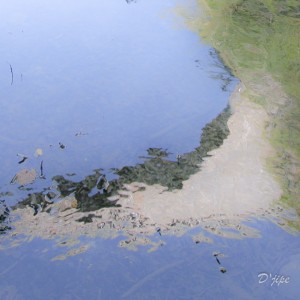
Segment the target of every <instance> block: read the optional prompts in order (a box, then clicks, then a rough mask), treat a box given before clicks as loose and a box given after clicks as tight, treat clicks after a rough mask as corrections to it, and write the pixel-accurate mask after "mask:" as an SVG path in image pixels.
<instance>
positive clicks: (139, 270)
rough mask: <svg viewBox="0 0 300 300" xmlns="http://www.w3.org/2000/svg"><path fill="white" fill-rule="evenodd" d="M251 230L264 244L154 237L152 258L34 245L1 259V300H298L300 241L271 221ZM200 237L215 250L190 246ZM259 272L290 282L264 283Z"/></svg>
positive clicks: (108, 248) (105, 245) (83, 244)
mask: <svg viewBox="0 0 300 300" xmlns="http://www.w3.org/2000/svg"><path fill="white" fill-rule="evenodd" d="M247 225H249V226H251V227H254V228H256V229H257V230H258V231H259V232H260V233H261V238H253V239H243V240H236V239H226V238H221V237H216V236H214V235H212V234H209V233H207V232H203V231H202V230H201V229H199V228H194V229H192V230H190V231H189V232H188V233H187V234H185V235H184V236H182V237H172V236H168V235H164V234H162V235H159V234H158V233H155V234H153V235H152V236H151V240H152V243H156V244H160V246H159V248H158V250H157V251H155V252H149V250H151V249H152V248H153V245H149V246H145V247H142V248H139V251H137V252H135V251H134V252H132V251H128V250H127V249H124V248H120V247H118V246H117V245H118V243H120V241H121V240H122V237H119V238H115V239H108V240H103V239H89V238H81V239H80V240H78V241H75V240H74V241H73V242H72V243H69V244H68V243H67V242H66V241H64V240H61V243H60V244H59V245H57V246H54V245H53V244H52V243H51V242H49V241H43V240H39V239H34V240H32V241H31V242H29V243H25V244H23V245H22V246H20V247H16V248H11V249H10V251H9V252H2V253H1V258H2V259H1V265H0V277H1V283H0V295H1V299H41V298H42V299H212V298H214V299H297V295H298V292H299V289H298V282H299V279H300V278H299V268H300V265H299V262H300V259H299V251H298V249H299V246H300V244H299V243H300V242H299V236H297V237H295V236H293V235H290V234H288V233H286V232H285V231H283V230H282V229H280V228H279V227H277V226H275V225H274V224H272V223H269V222H267V221H258V220H251V222H249V223H248V224H247ZM201 234H204V235H205V236H207V238H208V239H210V240H211V241H213V243H202V242H200V243H199V242H198V243H197V242H196V241H195V240H194V241H193V240H192V239H191V237H192V236H197V235H201ZM270 237H272V238H270ZM287 245H288V247H287ZM33 249H34V250H33ZM86 249H87V251H86V252H84V254H83V253H82V254H80V252H81V251H85V250H86ZM76 253H79V254H77V255H75V256H74V254H76ZM66 254H67V256H68V259H67V260H64V261H61V259H63V258H64V257H65V256H66ZM216 258H218V260H219V262H218V261H217V259H216ZM221 268H225V269H226V272H225V273H222V272H221ZM261 273H268V274H271V275H272V278H274V277H275V276H276V275H278V276H285V277H289V279H290V280H289V281H288V283H281V284H278V283H274V284H273V285H272V278H270V279H268V280H265V281H264V282H262V283H259V277H258V275H259V274H261ZM5 297H6V298H5Z"/></svg>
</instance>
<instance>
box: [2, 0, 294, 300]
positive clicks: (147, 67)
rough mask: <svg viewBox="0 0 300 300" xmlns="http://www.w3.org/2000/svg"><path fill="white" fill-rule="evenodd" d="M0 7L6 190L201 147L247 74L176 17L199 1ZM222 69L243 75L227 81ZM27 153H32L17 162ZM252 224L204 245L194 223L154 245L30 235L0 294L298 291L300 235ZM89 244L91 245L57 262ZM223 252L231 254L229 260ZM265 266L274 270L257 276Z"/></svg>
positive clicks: (278, 295)
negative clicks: (18, 176) (17, 177)
mask: <svg viewBox="0 0 300 300" xmlns="http://www.w3.org/2000/svg"><path fill="white" fill-rule="evenodd" d="M2 2H3V3H1V10H0V20H1V21H0V38H1V47H0V117H1V127H0V143H1V152H0V159H1V163H2V166H1V173H0V189H1V190H0V192H2V191H3V192H5V191H9V190H13V188H14V187H15V186H11V185H10V184H9V182H10V180H11V178H12V177H13V175H14V174H15V173H16V172H18V171H19V170H20V169H21V168H36V169H37V170H39V166H40V162H41V160H43V162H44V173H45V175H46V180H44V181H43V180H39V181H38V182H37V183H36V184H35V185H33V186H29V187H34V188H37V189H40V188H41V185H44V187H48V186H49V185H50V184H51V177H52V176H54V175H64V174H66V173H73V172H75V173H76V174H77V177H76V176H75V177H76V178H79V179H80V178H82V177H84V176H86V175H88V174H91V172H92V170H93V169H95V168H101V167H102V168H104V169H105V171H108V170H109V169H110V168H111V167H122V166H124V165H130V164H135V163H136V162H138V161H140V158H139V156H140V155H145V154H146V149H147V148H149V147H162V148H167V149H168V150H169V151H170V152H172V153H174V154H173V157H174V156H175V155H176V154H177V153H184V152H189V151H192V150H193V149H194V148H195V147H196V146H198V145H199V137H200V133H201V128H203V126H204V125H205V124H206V123H208V122H209V121H211V120H212V119H213V118H214V117H215V116H217V114H219V113H220V112H221V111H222V110H223V109H224V108H225V106H226V105H227V103H228V98H229V95H230V93H231V91H232V89H233V88H234V86H235V83H236V82H237V81H236V80H235V79H233V78H231V77H230V75H229V74H228V72H227V71H226V70H224V68H223V67H222V65H221V64H220V62H219V61H218V60H217V59H216V57H215V56H214V55H211V53H210V52H211V48H210V47H208V46H206V45H204V44H202V42H201V40H200V39H199V37H198V36H197V34H196V33H194V32H191V31H189V30H188V28H187V27H185V26H183V20H182V19H181V18H180V17H179V16H178V15H176V14H175V13H174V8H175V7H176V5H177V4H181V5H186V4H188V5H189V7H193V5H194V4H193V2H192V1H188V2H186V1H175V0H174V1H173V0H151V1H146V0H140V1H139V0H137V1H132V2H131V3H130V4H128V3H127V2H126V1H125V0H124V1H122V0H101V1H100V0H98V1H96V0H91V1H83V0H75V1H69V0H66V1H58V0H53V1H47V2H41V1H34V0H28V1H17V0H11V1H5V2H4V1H2ZM10 65H11V67H12V69H13V75H14V77H13V82H12V77H11V71H10ZM221 77H223V78H224V77H225V78H231V80H232V82H231V83H230V84H229V85H228V86H226V88H225V90H224V80H222V79H220V78H221ZM76 133H77V135H76ZM59 142H61V143H63V144H64V145H65V146H66V148H64V149H61V148H60V147H59ZM36 148H42V149H43V155H42V156H41V157H38V158H36V157H34V155H33V153H34V151H35V150H36ZM17 153H22V154H24V155H26V156H28V157H29V159H28V160H26V161H25V162H24V163H23V164H21V165H19V164H18V161H19V160H20V157H18V156H17ZM13 191H14V196H13V197H6V196H2V195H1V197H0V198H1V199H5V200H6V201H7V202H8V203H9V204H11V203H12V202H14V201H17V200H19V198H18V196H19V194H18V193H20V196H21V194H22V191H19V190H17V189H16V190H13ZM26 193H28V192H27V191H25V192H24V193H23V194H22V195H24V194H26ZM10 198H11V199H10ZM248 225H250V226H251V227H254V228H256V229H257V230H258V232H260V234H261V237H260V238H245V239H242V240H234V239H226V238H222V237H217V236H213V235H211V234H209V233H207V232H204V234H205V235H206V236H207V237H210V238H211V239H212V240H213V243H212V244H207V243H199V244H196V243H195V242H193V240H192V235H193V234H197V233H199V232H201V231H202V230H201V229H200V228H194V229H192V230H191V231H189V232H187V233H186V234H184V235H183V236H181V237H175V236H166V235H164V234H163V235H162V236H159V234H156V235H153V236H151V237H150V238H151V239H152V240H153V241H155V242H159V241H160V240H162V241H163V242H165V244H164V245H163V246H162V247H159V248H158V250H157V251H154V252H149V249H150V246H145V247H142V246H141V247H139V248H138V250H137V251H129V250H127V249H126V248H120V247H119V246H118V244H119V242H120V240H122V239H125V237H124V238H123V237H120V236H119V237H117V238H115V239H100V238H95V239H92V238H87V237H81V244H79V245H75V246H73V247H61V246H57V244H56V242H55V241H51V240H41V239H34V240H32V241H30V240H28V238H26V239H25V242H24V243H22V244H21V245H19V246H16V247H12V248H9V249H5V250H1V251H0V299H1V300H2V299H4V300H6V299H25V300H27V299H32V300H35V299H55V300H56V299H64V300H66V299H72V300H73V299H95V300H99V299H105V300H106V299H112V300H115V299H139V300H140V299H151V300H152V299H164V300H165V299H172V300H173V299H184V300H186V299H238V300H240V299H275V300H276V299H297V298H298V295H299V292H300V288H299V282H300V275H299V270H300V263H299V262H300V255H299V248H300V239H299V234H297V235H292V234H290V233H287V232H285V231H283V230H282V229H281V228H279V227H278V226H276V225H275V224H273V223H270V222H269V221H264V220H255V219H253V220H251V221H249V223H248ZM10 242H12V243H13V242H14V241H10ZM0 243H1V244H0V246H3V244H4V243H6V241H5V239H3V238H2V237H1V240H0ZM82 245H89V247H90V248H89V249H88V250H87V251H86V252H84V253H82V254H78V255H76V256H71V257H67V259H66V260H63V261H60V260H55V261H53V260H52V259H53V258H54V257H56V256H57V255H61V254H65V253H66V252H67V251H68V250H70V249H73V248H77V247H79V246H82ZM215 251H220V252H222V253H223V254H224V255H225V257H219V261H220V265H219V264H218V262H217V260H216V258H215V257H214V256H213V252H215ZM221 266H222V267H224V268H226V270H227V272H226V273H224V274H223V273H221V272H220V267H221ZM259 274H268V276H269V274H270V276H269V277H268V279H267V280H265V281H264V282H262V283H260V282H259V277H258V276H259ZM272 278H275V279H276V278H284V280H285V282H284V283H281V284H279V285H278V283H276V282H275V283H273V284H272Z"/></svg>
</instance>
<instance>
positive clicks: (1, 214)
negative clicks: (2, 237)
mask: <svg viewBox="0 0 300 300" xmlns="http://www.w3.org/2000/svg"><path fill="white" fill-rule="evenodd" d="M9 213H10V210H9V209H8V207H7V205H6V203H5V201H4V200H0V234H4V233H5V232H6V231H7V230H10V229H11V227H10V226H9Z"/></svg>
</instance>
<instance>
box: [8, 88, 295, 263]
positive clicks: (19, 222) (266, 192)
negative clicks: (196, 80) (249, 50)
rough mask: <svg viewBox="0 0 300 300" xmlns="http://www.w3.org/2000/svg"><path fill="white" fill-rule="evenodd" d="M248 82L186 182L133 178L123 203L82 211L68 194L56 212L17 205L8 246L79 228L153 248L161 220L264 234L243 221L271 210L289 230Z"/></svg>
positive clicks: (75, 234)
mask: <svg viewBox="0 0 300 300" xmlns="http://www.w3.org/2000/svg"><path fill="white" fill-rule="evenodd" d="M262 86H264V85H262ZM265 87H266V88H267V89H268V88H269V87H268V86H267V85H266V86H265ZM259 88H261V86H260V87H259ZM244 90H245V87H244V86H243V84H242V83H240V84H239V85H238V86H237V87H236V89H235V91H234V93H233V94H232V96H231V99H230V106H231V110H232V115H231V116H230V118H229V120H228V127H229V130H230V134H229V135H228V137H227V138H226V139H225V140H224V142H223V144H222V145H221V146H220V147H219V148H217V149H214V150H212V151H210V152H209V156H207V157H206V158H205V159H204V161H203V162H202V164H201V166H200V171H198V172H197V173H195V174H194V175H191V176H190V178H189V179H187V180H185V181H184V182H183V187H182V189H180V190H173V191H169V190H167V188H166V187H163V186H161V185H158V184H155V185H151V186H150V185H147V184H145V183H139V182H133V183H130V184H123V187H122V189H120V190H119V200H118V202H117V203H118V204H120V206H119V207H107V208H101V209H98V210H95V211H89V212H82V211H79V210H78V209H77V208H76V207H74V206H73V203H74V201H75V202H76V201H77V200H76V198H75V196H74V194H73V195H72V194H71V195H69V196H67V197H65V198H63V199H62V200H61V201H59V202H57V203H55V204H53V207H56V209H57V207H58V206H60V207H62V206H64V210H61V211H59V210H58V211H57V212H56V213H54V214H53V213H48V212H40V213H38V214H37V215H35V216H33V213H32V208H30V207H28V206H27V207H26V208H17V209H16V210H15V211H14V214H13V215H14V216H13V218H14V219H15V220H14V222H13V226H14V229H13V230H12V231H9V232H7V238H8V239H9V238H11V237H14V239H13V242H12V243H11V245H10V246H16V245H18V244H20V243H23V242H25V241H28V240H31V239H32V238H36V237H38V238H42V239H55V240H56V241H57V243H58V245H59V244H64V245H66V246H73V245H74V244H77V243H78V244H79V243H80V242H79V238H80V237H81V236H89V237H102V238H115V237H117V236H123V237H127V239H125V240H122V241H120V243H119V246H120V247H126V248H128V249H131V250H136V249H137V247H139V246H146V245H150V246H152V248H151V249H150V250H149V251H154V250H156V249H157V248H158V247H161V246H162V245H164V242H163V240H159V241H153V240H151V236H153V235H154V234H155V233H156V232H158V228H159V233H161V232H162V233H163V235H165V234H166V235H177V236H180V235H183V234H184V233H186V232H187V231H189V230H190V229H191V227H200V228H202V229H203V230H205V231H207V232H210V233H213V234H216V235H220V236H225V237H228V238H238V239H240V238H245V237H259V232H257V230H255V228H250V227H249V226H247V225H245V222H246V221H249V220H250V219H252V218H267V219H269V220H271V221H272V222H275V223H277V224H278V225H279V226H281V227H284V228H285V229H287V230H289V227H288V221H287V220H288V219H289V218H291V217H293V214H292V213H291V214H290V213H289V211H288V210H286V209H285V208H284V207H282V206H280V205H278V204H276V202H277V200H279V198H280V196H281V194H282V190H281V188H280V186H279V184H278V183H277V182H276V181H275V179H274V177H272V175H270V174H269V173H268V171H267V167H266V159H267V158H268V157H269V156H270V155H273V154H274V153H273V152H274V150H273V149H272V147H271V146H270V144H269V143H268V141H267V139H266V138H265V136H264V135H265V126H266V124H267V122H268V120H269V116H268V114H267V113H266V111H264V109H263V108H262V107H261V106H260V105H258V104H255V103H253V102H251V101H250V100H249V99H248V98H247V96H245V91H244ZM62 203H63V204H66V203H67V204H66V205H62ZM68 203H69V206H68ZM16 216H18V217H16ZM79 220H80V221H79ZM24 236H25V238H24ZM192 238H193V240H194V241H195V242H196V243H198V242H212V241H211V239H209V238H207V237H206V236H205V234H198V235H196V236H193V237H192ZM81 248H82V247H80V248H79V249H81ZM87 249H88V247H87V248H86V250H87ZM75 252H76V251H75ZM72 253H73V252H72ZM72 253H71V254H70V253H69V254H68V253H67V254H66V256H64V257H63V258H56V259H65V258H66V257H67V256H70V255H73V254H72Z"/></svg>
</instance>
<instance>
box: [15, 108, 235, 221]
mask: <svg viewBox="0 0 300 300" xmlns="http://www.w3.org/2000/svg"><path fill="white" fill-rule="evenodd" d="M229 117H230V108H229V107H227V108H226V109H225V110H224V111H223V112H222V113H221V114H220V115H219V116H218V117H216V118H215V119H214V120H213V121H212V122H210V123H209V124H207V125H206V126H205V127H204V128H203V130H202V134H201V143H200V145H199V147H197V148H196V149H195V150H194V151H192V152H189V153H185V154H182V155H178V156H177V159H176V160H173V161H172V160H169V159H168V156H169V155H170V153H169V152H168V151H167V150H164V149H161V148H149V149H148V150H147V154H148V156H147V157H143V159H144V161H143V163H140V164H137V165H135V166H124V167H123V168H121V169H114V173H115V174H116V175H117V176H118V177H117V178H116V179H112V180H108V179H106V175H105V174H104V173H103V170H101V169H97V170H95V171H94V173H93V174H92V175H88V176H86V177H85V178H84V179H83V180H81V181H79V182H76V181H72V180H70V179H67V178H65V177H64V176H61V175H57V176H54V177H53V178H52V179H53V181H55V182H56V183H57V190H58V195H56V194H55V193H54V192H53V191H50V188H45V189H44V190H43V191H42V192H40V193H32V194H29V195H28V197H27V198H26V199H24V200H22V201H20V202H19V203H18V204H17V205H15V206H14V207H13V208H25V207H27V206H30V207H32V208H33V214H36V213H38V212H39V211H46V212H49V213H51V209H48V208H47V207H48V206H49V205H50V204H52V203H53V202H56V201H60V198H64V197H68V196H70V195H74V197H75V198H74V203H70V205H69V206H66V207H65V208H64V209H68V208H77V209H78V210H79V211H82V212H89V211H95V210H98V209H100V208H103V207H115V206H119V205H118V204H117V200H118V198H117V197H115V198H114V196H117V195H118V191H120V190H122V188H123V184H125V183H127V184H128V183H132V182H142V183H146V184H149V185H153V184H160V185H163V186H165V187H166V189H167V190H173V189H181V188H182V185H183V181H184V180H187V179H188V178H189V176H190V175H192V174H195V173H196V172H197V171H199V169H200V164H201V162H202V161H203V158H204V157H206V156H208V152H209V151H211V150H213V149H215V148H218V147H220V146H221V145H222V143H223V141H224V139H226V137H227V136H228V134H229V129H228V126H227V121H228V119H229ZM141 189H142V187H141ZM92 217H93V216H92V215H91V216H88V217H87V218H85V219H82V220H78V221H79V222H84V223H87V222H90V221H91V220H92Z"/></svg>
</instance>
